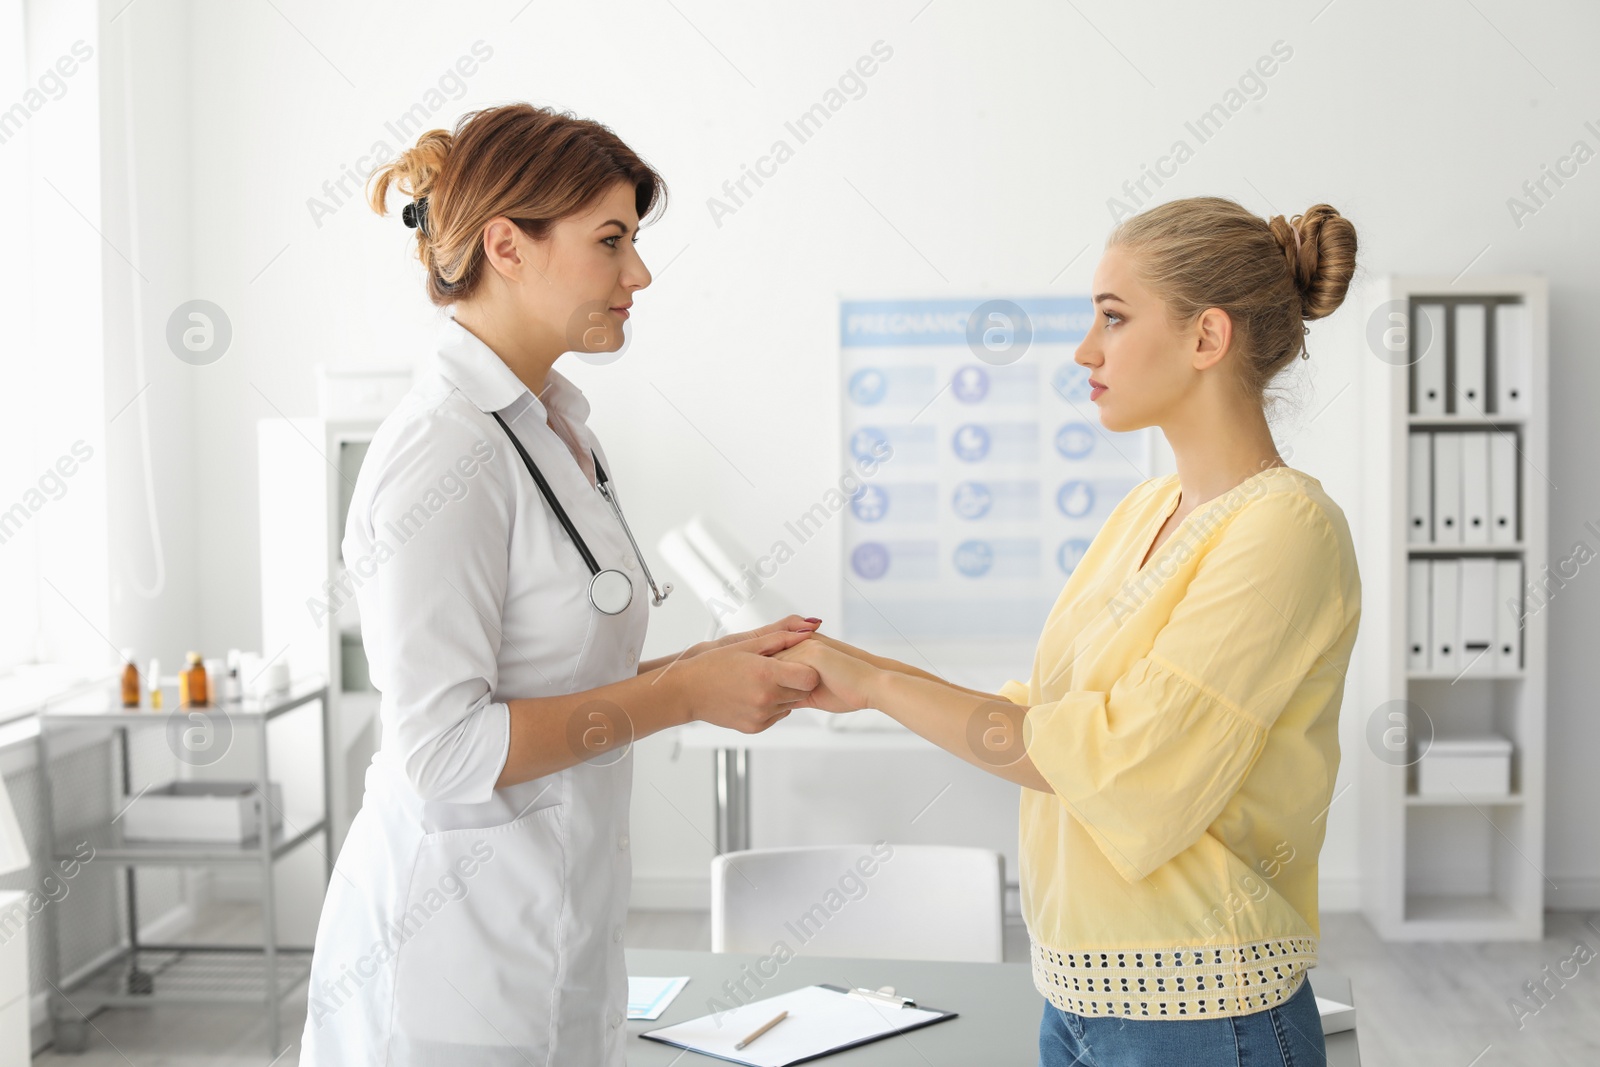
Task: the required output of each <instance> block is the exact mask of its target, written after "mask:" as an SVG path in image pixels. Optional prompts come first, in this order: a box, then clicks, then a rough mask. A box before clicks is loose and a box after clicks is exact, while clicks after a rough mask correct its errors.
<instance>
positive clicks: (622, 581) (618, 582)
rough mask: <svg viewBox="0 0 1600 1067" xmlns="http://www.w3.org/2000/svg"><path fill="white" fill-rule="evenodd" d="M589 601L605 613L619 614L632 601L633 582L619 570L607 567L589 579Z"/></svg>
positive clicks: (625, 609) (626, 608)
mask: <svg viewBox="0 0 1600 1067" xmlns="http://www.w3.org/2000/svg"><path fill="white" fill-rule="evenodd" d="M589 601H590V603H592V604H593V605H594V606H595V608H596V609H597V610H599V611H602V612H604V613H605V614H607V615H621V614H622V613H623V612H624V611H627V610H628V605H629V604H631V603H633V582H632V581H631V580H630V579H629V578H628V576H627V575H626V574H623V573H622V572H621V571H619V570H614V569H612V568H610V567H607V568H606V569H605V570H603V571H601V572H600V573H599V574H596V575H595V576H594V577H593V578H591V579H589Z"/></svg>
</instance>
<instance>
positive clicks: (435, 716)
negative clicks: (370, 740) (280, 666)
mask: <svg viewBox="0 0 1600 1067" xmlns="http://www.w3.org/2000/svg"><path fill="white" fill-rule="evenodd" d="M510 447H511V444H510V442H509V441H506V440H505V439H504V435H503V434H502V435H501V438H500V439H499V440H495V439H494V438H493V437H492V436H489V435H487V433H486V432H485V431H482V430H480V429H479V428H478V427H475V426H474V425H472V424H471V423H470V422H468V421H467V420H466V419H464V418H463V417H461V416H459V415H456V414H453V413H450V412H446V411H441V410H439V409H434V410H432V411H429V412H424V413H420V414H418V415H417V416H416V417H414V418H413V419H411V420H410V421H409V422H407V423H405V424H403V425H402V426H401V427H400V429H399V432H398V434H397V437H396V439H395V441H394V443H393V446H392V447H391V448H389V449H388V450H387V451H386V454H385V459H384V462H383V465H382V469H381V470H380V471H379V472H378V478H379V481H378V483H377V485H376V487H375V489H374V492H373V497H372V502H371V507H370V522H369V525H368V526H367V527H366V529H365V531H364V532H365V533H366V535H368V536H370V537H371V538H372V539H373V541H372V544H373V554H374V555H375V556H380V557H384V558H379V559H378V561H377V562H376V563H375V565H374V566H373V575H372V577H371V578H369V579H368V582H369V583H370V586H371V588H372V590H373V594H374V595H373V596H371V597H370V598H369V602H370V603H371V604H373V605H374V606H375V607H376V609H377V610H376V612H374V614H375V616H376V617H375V618H371V619H367V618H363V620H362V625H363V628H364V630H365V632H366V634H367V636H366V645H367V649H368V653H369V656H370V657H371V658H372V659H373V661H374V668H375V670H374V683H375V684H376V685H377V687H378V688H379V689H380V690H381V691H382V693H383V711H384V717H383V728H384V732H385V735H386V736H385V744H386V745H387V744H388V743H389V737H391V736H392V737H393V739H394V740H393V743H394V745H395V751H396V752H397V753H398V754H399V757H400V760H401V762H402V766H403V767H404V770H405V774H406V777H407V779H409V781H410V783H411V786H412V788H414V789H415V790H416V791H417V794H418V795H419V796H421V797H422V798H423V799H425V800H431V801H451V802H455V803H461V804H474V803H482V802H483V801H486V800H488V799H489V797H490V796H491V795H492V794H493V792H494V784H495V782H496V781H497V780H498V779H499V777H500V771H501V769H502V768H503V767H504V765H505V760H506V753H507V751H508V749H509V744H510V713H509V709H508V708H507V706H506V704H505V703H503V702H498V701H495V700H493V699H492V698H491V694H492V693H494V691H495V688H496V684H497V682H498V675H499V671H498V666H497V656H498V654H499V650H500V636H501V625H500V617H501V609H502V605H503V604H504V603H505V597H506V588H507V578H508V569H509V561H510V553H509V550H508V546H509V544H510V530H511V521H512V513H513V509H514V507H515V494H514V491H513V489H512V488H511V487H510V486H507V485H505V484H504V481H503V479H502V478H500V477H497V476H496V474H495V469H496V468H495V466H494V465H493V464H490V463H488V462H487V460H489V459H492V458H493V457H494V456H495V455H496V454H497V453H499V452H500V451H501V450H502V448H506V449H509V448H510ZM363 473H364V472H363ZM354 522H355V517H354V516H352V524H354ZM379 546H383V547H384V548H386V549H387V553H386V556H384V554H383V551H382V549H380V548H379Z"/></svg>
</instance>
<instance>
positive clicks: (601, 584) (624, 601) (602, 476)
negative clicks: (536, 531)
mask: <svg viewBox="0 0 1600 1067" xmlns="http://www.w3.org/2000/svg"><path fill="white" fill-rule="evenodd" d="M490 414H491V415H493V416H494V421H495V422H498V423H499V424H500V428H501V429H502V430H504V431H505V432H506V436H507V437H509V438H511V443H512V444H513V445H515V446H516V449H517V454H518V455H520V456H521V457H522V462H523V464H524V465H525V466H526V467H527V468H528V473H529V474H531V475H533V481H534V484H536V485H537V486H538V487H539V492H540V493H541V494H543V495H544V498H545V501H546V502H547V503H548V504H549V505H550V510H551V511H553V512H555V513H556V518H557V519H559V520H560V521H561V525H562V528H564V529H565V530H566V531H567V536H568V537H570V538H572V543H573V544H574V545H577V546H578V553H579V554H580V555H582V556H583V562H584V563H586V564H588V565H589V573H590V575H591V576H592V577H590V579H589V603H591V604H593V605H594V606H595V608H596V610H598V611H601V612H604V613H605V614H607V615H621V614H622V613H623V612H624V611H627V610H628V605H629V604H631V603H633V579H631V578H629V577H628V576H627V575H626V574H623V573H622V572H621V571H619V570H617V569H616V568H614V567H607V568H606V569H604V570H601V569H600V564H599V563H597V562H595V558H594V553H593V552H590V551H589V546H588V544H587V543H586V542H585V541H584V539H583V536H582V535H581V534H579V533H578V528H577V527H576V526H574V525H572V520H571V519H570V518H568V517H567V509H566V508H563V507H562V506H561V501H559V500H557V499H556V495H555V493H553V492H551V490H550V483H549V482H547V481H545V480H544V475H543V474H541V473H540V472H539V468H538V467H536V466H535V465H534V462H533V457H532V456H530V455H528V450H527V449H525V448H523V447H522V442H521V441H519V440H517V435H516V434H514V433H512V432H511V427H509V426H507V425H506V420H504V419H502V418H501V417H500V414H499V412H490ZM589 455H590V456H591V457H593V458H594V472H595V481H596V483H597V486H596V487H597V488H598V489H599V490H600V495H601V496H603V497H605V498H606V503H608V504H610V505H611V510H612V512H614V513H615V514H616V516H617V522H619V523H621V524H622V532H623V533H625V534H627V535H628V544H630V545H632V546H633V555H634V558H636V559H637V560H638V561H639V566H640V567H641V568H643V570H644V580H645V581H647V582H649V583H650V599H651V602H652V603H653V604H655V606H656V607H660V606H661V602H662V601H663V600H665V599H667V595H668V594H669V593H671V592H672V583H671V582H667V583H666V584H665V585H664V586H663V587H662V588H661V589H659V590H658V589H657V588H656V580H655V579H654V578H653V577H651V575H650V566H649V564H647V563H645V561H644V553H643V552H640V551H639V542H637V541H635V540H634V539H633V531H632V530H630V529H629V528H628V520H627V519H625V518H623V516H622V508H621V507H620V506H619V505H618V504H617V498H616V497H615V496H613V495H612V493H611V480H610V479H609V478H607V477H606V469H605V468H604V467H602V466H601V465H600V457H599V456H596V455H595V454H594V450H593V449H590V450H589Z"/></svg>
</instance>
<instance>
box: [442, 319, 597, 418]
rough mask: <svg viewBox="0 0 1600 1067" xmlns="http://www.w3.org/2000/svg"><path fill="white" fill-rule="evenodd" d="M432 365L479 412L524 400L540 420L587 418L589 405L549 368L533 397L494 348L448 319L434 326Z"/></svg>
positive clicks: (580, 391)
mask: <svg viewBox="0 0 1600 1067" xmlns="http://www.w3.org/2000/svg"><path fill="white" fill-rule="evenodd" d="M434 366H435V369H436V370H437V371H438V372H439V374H440V376H442V377H443V378H444V379H445V380H447V381H449V382H450V383H451V384H453V385H454V386H455V387H456V388H457V389H460V390H461V392H462V393H463V394H465V396H466V397H467V399H468V400H471V401H472V402H473V403H474V404H475V405H477V407H478V410H479V411H483V412H493V411H504V410H505V409H506V408H508V407H510V406H511V405H512V404H514V403H516V402H517V400H518V399H519V398H521V397H523V396H526V397H527V398H528V400H527V406H528V407H530V408H533V409H535V410H536V411H537V413H538V415H539V419H540V421H541V422H542V421H544V420H545V419H546V418H547V417H548V411H547V409H554V410H555V411H556V412H557V413H558V414H560V415H561V416H562V417H563V418H565V419H566V420H567V421H568V422H583V421H585V420H586V419H587V418H588V417H589V401H588V400H587V399H586V398H585V397H584V395H583V390H582V389H579V388H578V387H577V386H576V385H574V384H572V382H571V381H569V380H568V379H567V378H566V377H565V376H564V375H562V374H560V373H558V372H557V371H556V369H555V368H554V367H552V368H550V372H549V374H548V375H547V376H546V378H545V383H544V391H543V392H542V393H541V394H540V395H539V396H534V395H533V391H532V390H530V389H529V388H528V387H527V386H526V385H524V384H523V383H522V379H521V378H518V377H517V376H516V374H514V373H513V372H512V370H511V368H510V367H508V366H506V363H505V360H503V359H501V358H500V357H499V356H497V355H495V352H494V349H492V348H490V347H489V346H488V345H486V344H484V343H483V342H482V341H481V340H479V339H478V336H477V335H476V334H474V333H473V332H472V331H471V330H469V329H467V328H466V327H465V326H463V325H461V324H460V323H459V322H457V321H456V317H455V316H454V315H452V314H447V315H446V316H445V319H444V321H443V322H442V323H440V326H439V342H438V345H437V348H436V351H435V353H434Z"/></svg>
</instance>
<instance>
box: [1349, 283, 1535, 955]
mask: <svg viewBox="0 0 1600 1067" xmlns="http://www.w3.org/2000/svg"><path fill="white" fill-rule="evenodd" d="M1365 313H1366V314H1367V316H1368V319H1367V322H1368V330H1367V336H1368V340H1369V344H1370V346H1371V349H1372V350H1371V351H1369V352H1363V353H1362V358H1363V359H1365V360H1366V365H1367V368H1368V374H1367V375H1366V382H1365V384H1366V389H1367V395H1368V396H1369V398H1370V400H1371V403H1370V404H1369V405H1368V409H1367V410H1368V412H1369V413H1370V418H1371V420H1372V423H1371V427H1370V432H1369V433H1368V434H1367V447H1368V451H1367V453H1366V456H1365V464H1364V466H1365V471H1366V478H1365V483H1366V485H1367V489H1368V492H1367V498H1366V500H1365V505H1366V506H1365V513H1366V522H1367V525H1366V527H1365V530H1364V536H1363V537H1362V538H1361V539H1360V540H1361V551H1362V558H1361V560H1360V565H1361V569H1362V577H1363V584H1364V585H1365V587H1366V588H1367V589H1368V590H1371V591H1372V592H1373V593H1374V594H1377V595H1373V596H1370V597H1369V598H1368V599H1367V601H1366V612H1365V618H1364V619H1363V620H1362V640H1363V643H1364V645H1365V647H1366V648H1368V649H1371V650H1372V653H1371V658H1372V669H1370V670H1369V671H1368V672H1367V675H1366V678H1367V689H1366V691H1365V695H1366V700H1365V706H1366V711H1367V713H1368V715H1369V719H1368V721H1367V722H1366V723H1365V724H1364V725H1365V726H1366V738H1367V742H1368V746H1369V749H1370V751H1362V752H1361V753H1360V754H1359V755H1360V758H1361V768H1362V769H1361V774H1362V812H1361V822H1362V840H1363V847H1364V849H1365V855H1364V857H1363V886H1362V908H1363V911H1364V912H1365V913H1366V915H1367V918H1368V920H1369V921H1370V922H1371V923H1372V924H1373V926H1374V927H1375V928H1376V929H1377V931H1378V932H1379V934H1380V935H1381V936H1383V937H1385V938H1389V939H1394V940H1436V939H1437V940H1449V939H1462V940H1500V939H1534V938H1539V937H1541V936H1542V935H1543V929H1544V919H1543V909H1544V892H1543V887H1544V885H1545V884H1546V879H1545V876H1544V873H1543V864H1544V845H1543V842H1544V819H1545V812H1544V796H1545V715H1546V709H1545V701H1546V691H1547V685H1546V671H1545V654H1546V624H1545V617H1544V614H1543V612H1542V610H1541V609H1542V607H1543V604H1544V599H1545V597H1546V596H1547V591H1546V590H1545V588H1544V585H1543V578H1545V577H1547V576H1548V575H1547V567H1546V549H1545V545H1546V543H1547V541H1548V509H1549V504H1548V486H1549V481H1548V479H1547V478H1546V476H1545V472H1546V470H1547V469H1548V466H1549V460H1548V457H1549V435H1548V429H1547V412H1548V408H1549V388H1548V380H1549V328H1548V289H1547V286H1546V283H1545V281H1544V280H1543V279H1542V278H1539V277H1535V276H1526V275H1516V276H1496V277H1483V278H1476V279H1472V278H1458V279H1453V278H1448V277H1412V276H1395V277H1389V278H1386V279H1383V280H1382V281H1381V282H1380V283H1378V284H1377V285H1375V286H1374V287H1373V288H1372V291H1371V292H1370V294H1369V298H1368V300H1367V306H1366V308H1365ZM1464 750H1465V751H1464Z"/></svg>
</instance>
